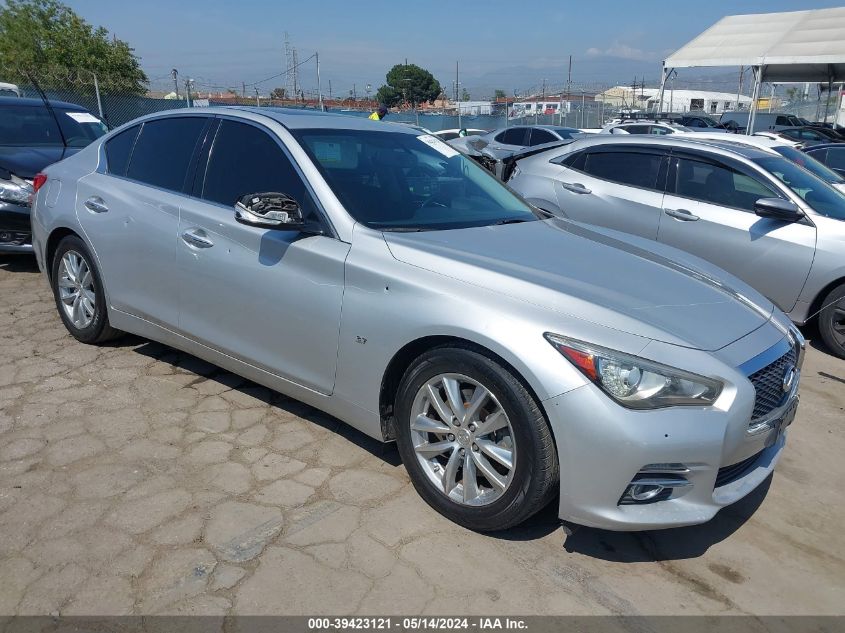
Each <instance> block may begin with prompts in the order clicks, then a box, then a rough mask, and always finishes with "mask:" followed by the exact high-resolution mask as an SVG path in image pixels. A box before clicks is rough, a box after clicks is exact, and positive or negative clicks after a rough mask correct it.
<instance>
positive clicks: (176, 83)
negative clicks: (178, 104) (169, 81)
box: [170, 68, 179, 99]
mask: <svg viewBox="0 0 845 633" xmlns="http://www.w3.org/2000/svg"><path fill="white" fill-rule="evenodd" d="M170 76H171V77H173V90H174V91H175V92H176V98H177V99H178V98H179V71H178V70H176V69H175V68H174V69H173V70H171V71H170Z"/></svg>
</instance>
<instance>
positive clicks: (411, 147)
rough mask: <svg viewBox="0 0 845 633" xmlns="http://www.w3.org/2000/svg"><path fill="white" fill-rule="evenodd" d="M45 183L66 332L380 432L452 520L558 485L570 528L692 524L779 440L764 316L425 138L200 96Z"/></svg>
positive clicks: (716, 275)
mask: <svg viewBox="0 0 845 633" xmlns="http://www.w3.org/2000/svg"><path fill="white" fill-rule="evenodd" d="M45 173H46V178H45V179H42V180H40V181H38V182H39V183H40V184H39V187H38V191H37V194H36V198H35V205H34V214H33V229H34V239H35V249H36V255H37V259H38V262H39V265H40V266H41V268H42V269H43V270H44V272H45V274H46V277H47V279H48V280H49V283H50V285H51V288H52V290H53V293H54V296H55V300H56V306H57V310H58V312H59V315H60V317H61V319H62V321H63V322H64V324H65V326H66V327H67V329H68V331H69V332H70V333H71V334H72V335H73V336H75V337H76V338H77V339H79V340H80V341H83V342H86V343H98V342H102V341H104V340H106V339H109V338H111V337H112V336H115V335H117V334H118V332H119V331H125V332H133V333H135V334H138V335H141V336H145V337H148V338H152V339H155V340H158V341H161V342H163V343H166V344H168V345H172V346H174V347H177V348H179V349H182V350H185V351H187V352H189V353H192V354H194V355H196V356H199V357H201V358H204V359H206V360H208V361H210V362H213V363H216V364H218V365H220V366H222V367H225V368H227V369H228V370H230V371H234V372H237V373H239V374H241V375H243V376H246V377H247V378H250V379H251V380H253V381H255V382H258V383H260V384H263V385H266V386H268V387H270V388H272V389H276V390H278V391H280V392H282V393H284V394H286V395H288V396H290V397H294V398H298V399H300V400H302V401H304V402H306V403H308V404H310V405H312V406H314V407H316V408H318V409H321V410H323V411H326V412H328V413H330V414H332V415H335V416H337V417H339V418H340V419H341V420H343V421H345V422H347V423H349V424H351V425H352V426H353V427H355V428H357V429H358V430H360V431H362V432H363V433H365V434H367V435H369V436H372V437H374V438H376V439H378V440H381V441H393V440H395V441H396V442H397V444H398V448H399V454H400V455H401V457H402V460H403V461H404V463H405V467H406V469H407V470H408V473H409V475H410V478H411V480H412V482H413V484H414V486H415V487H416V489H417V490H418V491H419V493H420V495H421V496H422V497H423V498H424V499H425V501H426V502H427V503H429V504H430V505H431V506H432V507H433V508H435V509H436V510H438V511H439V512H441V513H443V514H444V515H445V516H447V517H449V518H450V519H452V520H453V521H456V522H457V523H460V524H461V525H464V526H467V527H469V528H472V529H476V530H497V529H503V528H506V527H508V526H511V525H515V524H517V523H519V522H521V521H523V520H524V519H526V518H527V517H529V516H530V515H532V514H533V513H535V512H536V511H538V510H539V509H540V508H542V507H543V506H544V505H545V504H546V503H548V502H549V501H550V500H551V499H552V498H554V497H555V496H559V499H560V501H559V503H560V505H559V509H558V512H559V514H560V516H561V517H563V518H565V519H568V520H570V521H573V522H576V523H580V524H584V525H593V526H598V527H603V528H610V529H621V530H636V529H651V528H661V527H670V526H679V525H687V524H694V523H701V522H704V521H706V520H708V519H709V518H711V517H712V516H713V515H714V514H715V513H716V512H717V511H718V510H719V509H720V508H721V507H723V506H725V505H728V504H731V503H733V502H735V501H737V500H738V499H740V498H742V497H743V496H745V495H747V494H748V493H749V492H751V491H752V490H753V489H754V488H756V487H757V486H758V485H759V484H760V483H761V482H763V481H764V480H765V479H766V477H767V476H768V475H769V473H771V472H772V470H773V469H774V467H775V464H776V462H777V460H778V458H779V456H780V455H781V453H782V451H783V447H784V442H785V431H786V427H787V426H788V424H789V423H790V422H791V420H792V419H793V417H794V414H795V408H796V406H797V389H798V382H799V374H800V367H801V362H802V356H803V348H804V344H803V340H802V338H801V335H800V334H799V333H798V332H797V331H796V329H795V328H794V327H792V326H791V324H790V323H789V321H788V319H787V318H786V316H785V315H784V314H782V313H781V312H780V311H779V310H777V309H775V308H774V306H773V305H772V304H771V302H769V301H768V300H767V299H765V298H764V297H763V296H762V295H760V294H759V293H757V292H756V291H754V290H753V289H752V288H750V287H748V286H747V285H746V284H744V283H743V282H741V281H740V280H739V279H736V278H734V277H732V276H731V275H729V274H727V273H725V272H724V271H721V270H719V269H717V268H716V267H714V266H712V265H710V264H708V263H706V262H704V261H703V260H700V259H698V258H695V257H692V256H690V255H687V254H685V253H682V252H680V251H677V250H675V249H672V248H668V247H665V246H661V245H659V244H657V243H654V242H649V241H646V240H642V239H638V238H635V237H631V236H625V235H623V234H621V233H613V232H608V231H604V230H601V229H591V228H586V227H583V226H579V225H577V224H574V223H571V222H568V221H565V220H560V219H555V218H552V217H550V216H549V215H548V214H546V213H544V212H540V211H538V210H537V209H534V208H533V207H530V206H529V205H527V204H526V203H525V202H524V201H522V200H521V199H520V198H519V197H517V196H516V195H514V194H513V193H512V192H511V191H510V190H509V189H507V188H506V187H504V186H503V185H502V184H501V183H499V182H497V181H496V180H495V179H494V178H493V177H491V176H490V175H489V174H488V173H487V172H486V171H485V170H483V169H482V168H480V167H478V166H477V165H475V164H474V163H473V162H472V161H471V160H469V159H468V158H466V157H465V156H463V155H462V154H460V153H459V152H457V151H455V150H454V149H453V148H452V147H450V146H449V145H447V144H445V143H444V142H442V141H440V140H439V139H436V138H434V137H432V136H428V135H420V134H418V133H417V132H415V131H413V130H410V129H408V128H406V127H404V126H396V125H390V124H385V123H379V122H373V121H368V120H366V119H360V118H356V117H346V116H342V115H330V114H322V113H303V112H302V111H301V110H300V111H294V112H293V113H287V112H285V111H284V110H275V109H271V108H261V109H258V108H255V109H251V108H201V109H200V108H197V109H196V110H194V111H190V112H186V111H184V110H181V111H171V112H168V113H158V114H155V115H151V116H148V117H144V118H143V119H139V120H136V121H135V122H132V123H129V124H127V125H124V126H123V127H121V128H119V129H117V130H115V131H114V132H113V133H111V134H109V135H108V136H106V137H105V138H104V139H100V140H98V141H96V142H95V143H93V144H92V145H91V146H89V147H88V148H86V149H84V150H82V151H81V152H79V153H78V154H76V155H75V156H73V157H71V158H69V159H67V160H64V161H62V162H61V163H58V164H55V165H52V166H51V167H48V168H47V170H46V172H45ZM59 183H61V187H59ZM773 385H774V386H775V387H776V388H773V387H772V386H773ZM667 438H671V439H667Z"/></svg>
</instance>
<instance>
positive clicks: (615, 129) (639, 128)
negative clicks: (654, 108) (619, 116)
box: [601, 121, 693, 136]
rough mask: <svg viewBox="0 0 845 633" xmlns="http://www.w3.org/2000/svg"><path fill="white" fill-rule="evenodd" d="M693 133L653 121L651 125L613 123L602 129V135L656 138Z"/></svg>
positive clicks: (678, 126)
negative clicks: (638, 135)
mask: <svg viewBox="0 0 845 633" xmlns="http://www.w3.org/2000/svg"><path fill="white" fill-rule="evenodd" d="M692 131H693V130H692V129H691V128H688V127H684V126H683V125H676V124H674V123H660V122H659V121H652V122H651V123H646V122H642V123H613V124H611V125H606V126H605V127H604V128H602V131H601V134H652V135H655V136H665V135H667V134H677V133H679V132H682V133H683V132H692Z"/></svg>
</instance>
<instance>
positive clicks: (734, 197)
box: [668, 158, 787, 211]
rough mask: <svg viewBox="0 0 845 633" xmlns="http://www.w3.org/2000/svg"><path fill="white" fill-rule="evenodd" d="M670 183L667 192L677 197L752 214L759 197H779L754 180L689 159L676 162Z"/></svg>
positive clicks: (724, 168)
mask: <svg viewBox="0 0 845 633" xmlns="http://www.w3.org/2000/svg"><path fill="white" fill-rule="evenodd" d="M778 160H781V161H783V162H787V161H785V160H784V159H782V158H781V159H778ZM674 180H675V181H674V183H670V186H669V188H668V189H669V191H670V192H671V191H674V192H675V193H676V194H677V195H679V196H683V197H685V198H693V199H694V200H701V201H702V202H709V203H711V204H718V205H720V206H723V207H734V208H736V209H743V210H745V211H754V203H755V202H756V201H757V200H759V199H760V198H780V197H783V196H781V195H780V194H779V193H777V191H775V190H774V189H771V188H770V187H769V186H768V185H765V184H763V183H762V182H760V181H759V180H757V179H756V178H752V177H751V176H748V175H746V174H743V173H740V172H738V171H736V170H734V169H731V168H730V167H727V166H723V165H716V164H714V163H707V162H703V161H697V160H693V159H689V158H679V159H677V162H676V168H675V179H674ZM673 185H674V186H673Z"/></svg>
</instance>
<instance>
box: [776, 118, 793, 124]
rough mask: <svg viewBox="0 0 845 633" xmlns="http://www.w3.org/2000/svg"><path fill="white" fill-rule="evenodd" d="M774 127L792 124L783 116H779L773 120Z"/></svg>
mask: <svg viewBox="0 0 845 633" xmlns="http://www.w3.org/2000/svg"><path fill="white" fill-rule="evenodd" d="M775 125H792V123H790V122H789V119H788V118H786V117H785V116H779V117H777V118H776V119H775Z"/></svg>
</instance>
